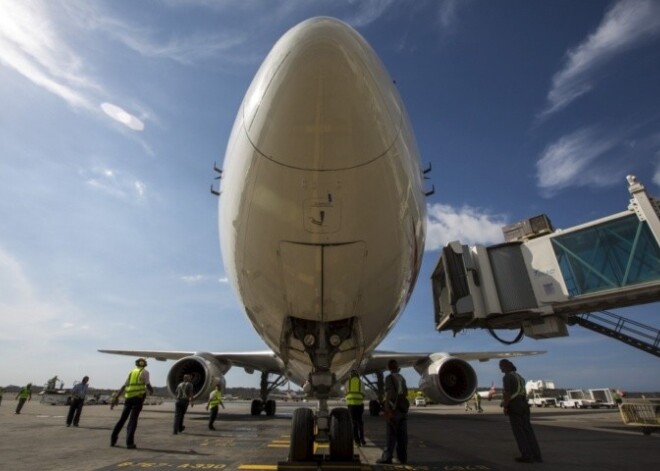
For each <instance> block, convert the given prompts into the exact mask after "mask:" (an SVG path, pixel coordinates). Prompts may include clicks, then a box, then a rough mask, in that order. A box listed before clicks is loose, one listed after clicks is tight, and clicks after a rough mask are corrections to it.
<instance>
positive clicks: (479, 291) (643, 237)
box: [431, 175, 660, 352]
mask: <svg viewBox="0 0 660 471" xmlns="http://www.w3.org/2000/svg"><path fill="white" fill-rule="evenodd" d="M627 180H628V190H629V192H630V195H631V199H630V204H629V205H628V209H627V210H626V211H623V212H620V213H617V214H613V215H610V216H607V217H604V218H601V219H598V220H595V221H591V222H588V223H585V224H581V225H579V226H576V227H571V228H568V229H563V230H554V228H553V227H552V224H551V223H550V220H549V219H548V218H547V217H546V216H545V215H540V216H536V217H534V218H531V219H528V220H525V221H522V222H519V223H516V224H512V225H510V226H505V227H504V228H503V229H502V230H503V233H504V236H505V240H506V242H504V243H502V244H498V245H493V246H489V247H485V246H481V245H476V246H473V247H469V246H467V245H464V244H461V243H460V242H458V241H456V242H451V243H449V244H448V245H447V246H446V247H444V248H443V250H442V253H441V256H440V259H439V260H438V264H437V266H436V268H435V270H434V272H433V275H432V276H431V281H432V285H433V297H434V308H435V323H436V329H437V330H438V331H446V330H451V331H453V332H454V333H457V332H459V331H461V330H463V329H470V328H486V329H489V330H491V333H494V330H496V329H521V333H522V332H524V334H525V335H527V336H528V337H532V338H535V339H542V338H551V337H561V336H566V335H568V329H567V323H569V321H570V323H578V324H581V322H580V321H578V322H576V320H575V319H574V318H575V316H577V315H579V314H584V313H588V312H593V311H603V310H605V309H614V308H620V307H625V306H632V305H637V304H644V303H651V302H656V301H658V300H660V218H659V215H660V200H656V199H654V198H652V197H650V196H648V195H647V193H646V191H645V189H644V186H643V185H642V184H641V183H639V182H638V181H637V179H636V178H635V177H634V176H632V175H629V176H628V177H627ZM603 329H606V328H603ZM599 331H601V333H606V332H602V329H601V330H599ZM608 335H609V334H608ZM612 336H613V337H615V338H616V337H617V336H614V335H612ZM654 349H655V351H656V352H658V345H657V342H656V345H655V346H654ZM647 351H648V349H647Z"/></svg>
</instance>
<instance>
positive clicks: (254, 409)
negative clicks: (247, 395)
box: [250, 399, 261, 415]
mask: <svg viewBox="0 0 660 471" xmlns="http://www.w3.org/2000/svg"><path fill="white" fill-rule="evenodd" d="M250 414H252V415H260V414H261V400H260V399H253V400H252V406H250Z"/></svg>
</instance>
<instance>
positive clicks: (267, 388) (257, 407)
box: [250, 371, 287, 416]
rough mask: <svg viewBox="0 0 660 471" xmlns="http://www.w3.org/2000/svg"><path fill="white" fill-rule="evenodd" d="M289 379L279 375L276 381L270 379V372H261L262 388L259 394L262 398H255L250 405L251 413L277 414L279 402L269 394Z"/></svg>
mask: <svg viewBox="0 0 660 471" xmlns="http://www.w3.org/2000/svg"><path fill="white" fill-rule="evenodd" d="M286 381H287V379H286V378H285V377H284V376H282V375H279V376H278V377H277V378H275V380H274V381H272V382H269V381H268V372H266V371H262V372H261V388H260V391H259V393H260V394H259V395H260V396H261V399H254V400H253V401H252V405H251V406H250V414H252V415H260V414H261V412H262V411H263V412H265V413H266V415H269V416H272V415H275V410H276V409H277V404H276V402H275V401H274V400H273V399H268V395H269V394H270V393H271V392H273V391H274V390H275V389H276V388H278V387H280V386H282V385H283V384H284V383H286Z"/></svg>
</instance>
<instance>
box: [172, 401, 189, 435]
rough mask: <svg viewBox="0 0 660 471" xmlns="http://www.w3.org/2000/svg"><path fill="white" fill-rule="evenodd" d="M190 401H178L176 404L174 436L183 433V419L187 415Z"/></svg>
mask: <svg viewBox="0 0 660 471" xmlns="http://www.w3.org/2000/svg"><path fill="white" fill-rule="evenodd" d="M189 404H190V401H189V400H188V399H177V400H176V402H175V403H174V434H175V435H176V434H177V433H179V432H183V429H184V426H183V417H184V416H185V415H186V411H187V410H188V405H189Z"/></svg>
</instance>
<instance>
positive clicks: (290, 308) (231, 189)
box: [219, 18, 426, 384]
mask: <svg viewBox="0 0 660 471" xmlns="http://www.w3.org/2000/svg"><path fill="white" fill-rule="evenodd" d="M422 181H423V180H422V173H421V170H420V166H419V156H418V151H417V146H416V143H415V138H414V136H413V133H412V129H411V126H410V124H409V121H408V117H407V114H406V111H405V108H404V106H403V103H402V101H401V98H400V97H399V94H398V92H397V90H396V88H395V87H394V85H393V82H392V80H391V79H390V77H389V75H388V74H387V72H386V71H385V69H384V67H383V66H382V64H381V63H380V61H379V59H378V57H377V56H376V54H375V53H374V51H373V50H372V49H371V47H370V46H369V45H368V44H367V43H366V41H365V40H364V39H363V38H362V37H361V36H360V35H359V34H358V33H356V32H355V31H354V30H353V29H352V28H350V27H348V26H347V25H345V24H344V23H341V22H339V21H337V20H333V19H330V18H314V19H311V20H308V21H305V22H303V23H301V24H300V25H298V26H296V27H295V28H293V29H292V30H290V31H289V32H288V33H286V34H285V35H284V36H283V37H282V38H281V39H280V41H279V42H278V43H277V44H276V45H275V46H274V47H273V50H272V51H271V52H270V54H269V55H268V57H267V58H266V60H265V61H264V63H263V64H262V66H261V68H260V69H259V71H258V73H257V75H256V76H255V78H254V80H253V82H252V85H251V86H250V88H249V90H248V92H247V94H246V96H245V98H244V100H243V103H242V105H241V107H240V109H239V112H238V116H237V118H236V121H235V124H234V128H233V130H232V133H231V137H230V140H229V143H228V145H227V151H226V155H225V160H224V165H223V179H222V184H221V196H220V223H219V225H220V233H221V246H222V255H223V260H224V264H225V271H226V273H227V275H228V277H229V278H230V280H231V282H232V285H233V286H234V289H235V290H236V292H237V294H238V296H239V298H240V301H241V303H242V304H243V305H244V306H245V311H246V313H247V316H248V317H249V319H250V321H251V322H252V324H253V325H254V328H255V329H256V330H257V332H258V333H259V335H260V336H261V337H262V338H263V339H264V340H265V342H266V343H267V344H268V346H269V347H270V348H271V349H272V350H273V351H274V352H275V353H276V354H278V355H279V356H280V357H281V358H282V360H283V361H284V363H285V365H286V374H287V376H288V377H290V378H291V379H293V380H294V381H296V382H297V383H299V384H301V383H302V382H303V381H305V380H306V379H307V378H308V375H309V373H311V372H314V371H319V370H323V371H330V372H331V373H333V374H335V375H336V377H337V378H341V377H343V376H345V374H346V373H347V372H348V370H350V368H351V367H354V366H357V365H358V364H359V363H360V362H361V361H362V360H363V358H364V356H365V354H367V353H368V352H370V351H371V350H373V349H374V348H375V346H376V345H377V344H378V343H379V342H380V341H381V340H382V339H383V337H384V336H385V335H386V334H387V332H388V331H389V330H390V329H391V328H392V326H393V325H394V323H395V321H396V319H397V318H398V316H399V315H400V313H401V312H402V310H403V308H404V306H405V305H406V302H407V301H408V298H409V296H410V294H411V292H412V290H413V287H414V284H415V280H416V278H417V274H418V272H419V268H420V264H421V259H422V253H423V248H424V236H425V216H426V214H425V201H424V199H425V195H424V191H423V187H422Z"/></svg>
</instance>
